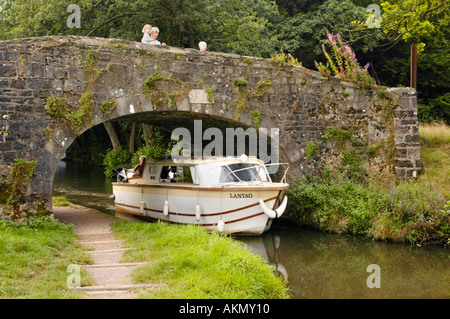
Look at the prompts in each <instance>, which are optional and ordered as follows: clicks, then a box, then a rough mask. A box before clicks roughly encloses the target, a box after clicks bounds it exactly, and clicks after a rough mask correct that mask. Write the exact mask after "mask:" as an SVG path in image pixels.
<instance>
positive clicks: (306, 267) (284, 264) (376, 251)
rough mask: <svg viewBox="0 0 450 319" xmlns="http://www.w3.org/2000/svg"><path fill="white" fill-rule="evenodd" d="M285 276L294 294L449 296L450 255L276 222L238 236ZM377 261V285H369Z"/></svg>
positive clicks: (439, 250) (364, 296) (298, 296)
mask: <svg viewBox="0 0 450 319" xmlns="http://www.w3.org/2000/svg"><path fill="white" fill-rule="evenodd" d="M239 240H241V241H243V242H244V243H246V244H247V245H248V247H249V248H250V249H251V250H252V251H254V252H255V253H258V254H260V255H261V256H263V257H264V258H266V259H267V260H268V262H269V263H270V264H272V265H274V266H275V267H276V269H277V272H279V273H281V274H282V275H283V277H284V278H287V279H288V283H289V286H290V288H291V293H292V295H293V296H294V298H355V299H356V298H402V299H405V298H448V297H449V293H450V272H449V265H450V259H449V258H450V255H449V254H448V250H447V249H445V248H443V247H436V246H433V247H416V246H410V245H404V244H392V243H385V242H378V241H371V240H367V239H363V238H358V237H354V236H342V235H336V234H325V233H321V232H316V231H311V230H307V229H299V228H296V227H293V226H292V225H289V224H286V222H280V221H278V222H276V223H274V224H273V226H272V229H271V230H270V232H268V233H266V234H263V235H262V236H260V237H259V238H258V237H255V238H249V237H241V238H239ZM371 264H376V265H378V266H379V267H380V276H379V280H380V283H381V287H380V288H369V287H368V285H367V279H368V277H369V276H371V275H372V274H373V271H370V272H368V271H367V267H368V266H369V265H371Z"/></svg>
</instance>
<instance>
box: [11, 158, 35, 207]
mask: <svg viewBox="0 0 450 319" xmlns="http://www.w3.org/2000/svg"><path fill="white" fill-rule="evenodd" d="M36 165H37V162H36V161H26V160H24V159H21V158H19V159H15V160H14V164H13V166H12V171H11V183H10V185H9V189H8V192H9V197H8V200H7V204H15V203H16V201H17V199H18V197H20V196H21V195H22V194H24V187H25V186H26V185H27V184H28V183H29V181H30V180H31V178H32V177H33V176H34V169H35V168H36Z"/></svg>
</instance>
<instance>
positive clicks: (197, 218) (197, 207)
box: [195, 203, 202, 221]
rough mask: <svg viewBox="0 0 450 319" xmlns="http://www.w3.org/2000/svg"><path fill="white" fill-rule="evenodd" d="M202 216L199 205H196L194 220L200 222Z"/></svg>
mask: <svg viewBox="0 0 450 319" xmlns="http://www.w3.org/2000/svg"><path fill="white" fill-rule="evenodd" d="M201 216H202V209H201V208H200V204H198V203H197V205H195V219H196V220H197V221H200V217H201Z"/></svg>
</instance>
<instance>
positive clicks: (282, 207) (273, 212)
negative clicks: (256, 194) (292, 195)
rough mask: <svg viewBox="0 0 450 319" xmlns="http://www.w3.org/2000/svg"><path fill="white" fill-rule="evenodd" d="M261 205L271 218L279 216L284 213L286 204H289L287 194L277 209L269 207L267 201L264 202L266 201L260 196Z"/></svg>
mask: <svg viewBox="0 0 450 319" xmlns="http://www.w3.org/2000/svg"><path fill="white" fill-rule="evenodd" d="M259 205H260V206H261V208H262V210H263V212H264V213H265V214H266V215H267V216H269V218H278V217H280V216H281V215H283V213H284V211H285V209H286V206H287V196H286V195H285V196H284V198H283V201H282V202H281V205H280V206H278V208H277V209H275V210H272V209H270V208H269V207H267V205H266V203H264V201H263V200H262V199H261V198H260V199H259Z"/></svg>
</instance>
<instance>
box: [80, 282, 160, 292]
mask: <svg viewBox="0 0 450 319" xmlns="http://www.w3.org/2000/svg"><path fill="white" fill-rule="evenodd" d="M162 285H163V284H126V285H101V286H86V287H76V288H75V289H76V290H83V291H97V292H103V291H105V292H109V291H123V290H130V289H149V288H158V287H161V286H162Z"/></svg>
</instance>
